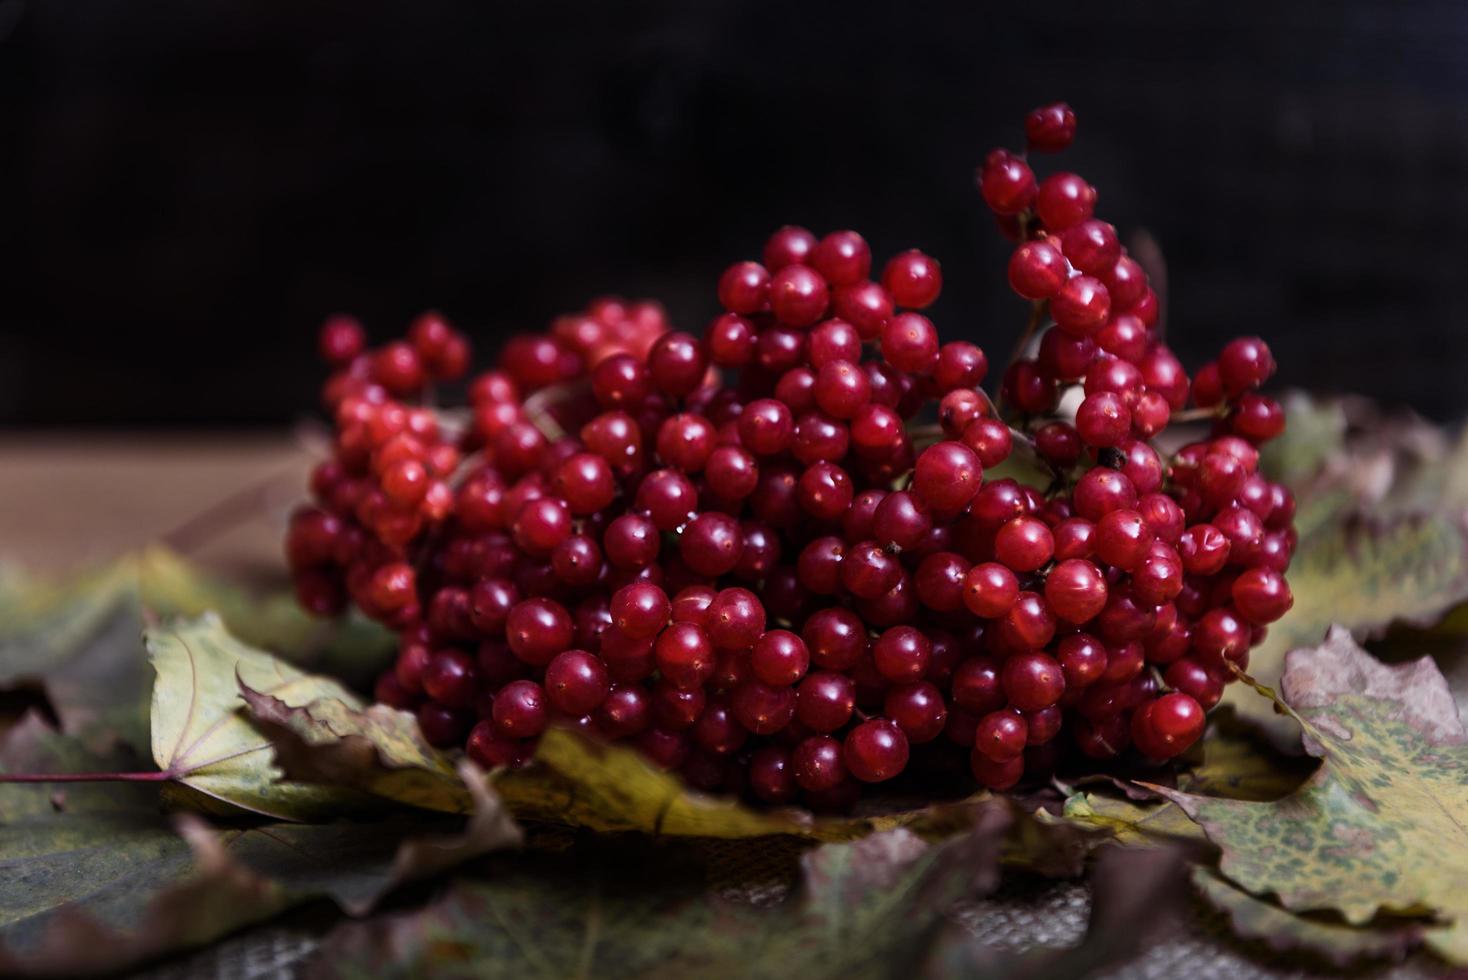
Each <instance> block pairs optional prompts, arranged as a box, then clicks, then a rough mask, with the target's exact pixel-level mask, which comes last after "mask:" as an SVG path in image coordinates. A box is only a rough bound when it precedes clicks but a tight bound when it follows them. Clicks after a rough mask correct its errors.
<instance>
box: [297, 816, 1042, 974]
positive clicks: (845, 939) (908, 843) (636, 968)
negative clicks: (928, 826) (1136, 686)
mask: <svg viewBox="0 0 1468 980" xmlns="http://www.w3.org/2000/svg"><path fill="white" fill-rule="evenodd" d="M1013 819H1014V817H1013V815H1012V813H1011V811H1010V810H1009V808H1008V807H1006V806H1005V805H1003V804H1001V803H999V802H998V801H994V802H993V803H992V804H991V805H989V806H987V807H984V808H982V809H981V811H980V812H979V814H978V822H977V823H976V824H975V825H974V827H973V829H972V830H970V831H969V832H968V833H965V834H962V835H960V836H958V837H955V838H952V839H950V840H948V841H946V842H944V843H942V844H937V845H928V844H925V843H924V842H923V841H922V839H921V838H919V837H918V836H916V835H915V834H913V833H911V832H910V831H907V830H900V829H899V830H890V831H885V832H880V833H876V834H873V835H871V836H868V837H866V838H864V839H862V840H859V841H855V842H852V843H845V844H829V845H826V846H823V847H820V848H817V849H815V850H813V851H811V852H810V853H808V854H807V855H806V856H805V857H804V859H803V860H802V862H801V869H802V885H801V888H800V890H799V892H798V894H796V895H795V896H793V897H790V898H788V899H786V901H785V902H783V903H781V904H779V905H777V906H774V907H764V908H751V907H749V906H748V905H738V904H734V903H732V902H730V901H728V900H725V899H721V898H718V897H716V896H714V895H711V894H710V893H709V891H708V889H707V888H706V886H705V884H704V878H703V875H702V874H701V873H700V871H699V869H698V867H697V864H696V862H695V861H694V860H693V859H691V858H690V856H689V855H688V853H687V852H686V851H685V850H684V849H682V848H678V847H673V846H671V845H670V844H668V843H666V842H664V843H661V844H658V843H653V842H649V841H648V840H647V839H645V838H619V839H617V841H616V842H614V843H611V844H608V843H607V842H606V841H605V840H600V841H597V840H596V839H591V840H590V841H589V842H583V844H582V845H581V846H580V847H578V848H576V849H575V850H573V851H572V852H570V853H567V854H560V855H548V854H528V855H524V856H517V857H512V858H509V859H499V860H496V861H495V862H494V864H493V866H491V867H490V868H489V869H488V871H487V876H486V878H485V879H484V880H482V881H473V882H470V881H461V882H458V883H457V884H455V886H454V887H453V889H452V890H451V891H450V892H449V893H448V894H447V895H446V896H445V897H444V898H443V899H441V900H440V901H438V902H436V903H434V904H433V905H431V906H429V907H428V908H426V909H423V910H420V911H417V912H413V913H409V914H406V915H402V916H395V917H391V918H388V919H386V920H383V921H378V922H372V923H365V924H362V925H354V926H347V927H344V928H342V929H339V930H338V931H337V932H336V933H335V934H334V935H333V936H332V937H331V939H330V940H329V941H328V942H327V944H326V945H325V947H324V948H323V950H322V951H321V953H320V954H319V955H318V957H317V960H316V961H315V964H314V975H315V976H317V977H352V976H365V975H367V974H369V973H370V974H371V975H373V976H377V977H411V976H424V975H433V976H436V977H438V976H441V977H479V976H485V975H497V976H526V975H539V976H597V977H607V978H616V977H667V978H682V977H692V976H697V977H711V978H718V977H781V978H785V977H793V976H798V977H811V978H817V977H837V976H843V977H849V976H875V975H892V974H894V973H898V972H900V973H903V974H905V975H912V974H917V973H920V972H921V970H922V965H923V964H924V962H926V961H927V960H928V959H929V957H930V955H931V951H932V950H934V949H935V948H937V943H936V939H937V937H938V935H939V934H940V933H941V932H942V931H943V930H944V929H945V928H947V925H948V920H947V914H948V912H949V911H950V910H951V909H952V908H953V905H954V903H955V902H957V901H958V900H960V899H962V898H965V897H968V896H973V895H981V894H985V893H987V892H989V891H991V890H992V889H993V888H994V887H995V885H996V884H997V883H998V880H999V872H998V864H999V859H1000V855H1001V853H1002V851H1003V849H1004V846H1005V840H1006V837H1007V835H1008V834H1009V833H1010V830H1011V826H1012V821H1013ZM993 975H995V976H999V975H1002V974H1001V973H997V972H996V973H995V974H993Z"/></svg>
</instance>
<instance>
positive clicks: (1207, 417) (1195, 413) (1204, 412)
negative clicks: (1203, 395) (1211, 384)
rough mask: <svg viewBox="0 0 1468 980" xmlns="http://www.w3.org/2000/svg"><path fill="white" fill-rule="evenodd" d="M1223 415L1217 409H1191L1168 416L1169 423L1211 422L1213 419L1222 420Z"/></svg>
mask: <svg viewBox="0 0 1468 980" xmlns="http://www.w3.org/2000/svg"><path fill="white" fill-rule="evenodd" d="M1222 417H1223V413H1222V412H1220V411H1219V410H1218V409H1216V408H1190V409H1188V410H1187V411H1185V412H1173V413H1172V414H1171V415H1170V416H1168V421H1169V422H1209V421H1212V420H1213V419H1217V418H1222Z"/></svg>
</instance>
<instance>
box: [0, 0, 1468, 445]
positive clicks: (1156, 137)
mask: <svg viewBox="0 0 1468 980" xmlns="http://www.w3.org/2000/svg"><path fill="white" fill-rule="evenodd" d="M1465 51H1468V6H1465V5H1464V4H1462V3H1461V2H1460V0H1439V2H1431V0H1418V2H1411V3H1384V2H1382V0H1339V2H1334V3H1304V2H1295V0H1288V2H1285V0H1238V2H1234V3H1231V4H1219V3H1214V2H1206V3H1205V2H1198V0H1174V2H1166V3H1163V2H1153V3H1143V2H1139V0H1110V2H1105V3H1098V2H1094V0H1091V2H1079V3H1072V2H1062V0H1048V2H1045V3H1029V4H1018V3H1008V4H1004V5H993V4H980V3H957V2H955V3H952V4H948V5H926V4H919V3H891V4H869V5H861V4H857V3H853V2H849V0H848V2H843V3H796V2H792V0H781V2H774V0H751V2H735V0H663V2H641V3H632V4H614V3H586V4H571V3H565V2H556V0H541V2H536V3H530V4H514V3H501V4H495V3H488V2H482V3H464V4H449V3H443V2H429V0H399V2H396V3H386V4H359V3H347V2H341V0H337V2H329V0H328V2H312V3H297V2H289V0H152V2H148V3H138V2H136V0H64V2H63V0H26V2H24V3H22V0H0V167H3V181H0V234H3V240H4V241H6V242H7V244H8V245H9V248H8V249H7V252H8V253H9V254H8V256H7V257H6V258H5V259H4V263H3V269H4V273H3V276H0V284H3V293H0V421H4V422H9V423H20V424H27V425H37V424H64V423H66V424H76V423H80V424H93V425H138V424H156V425H180V424H187V425H217V424H261V423H278V422H284V421H287V420H290V419H291V418H293V417H295V416H296V415H298V414H299V413H300V412H302V411H305V410H308V409H309V407H310V406H311V405H312V404H313V396H314V385H315V383H316V381H317V369H316V366H315V364H314V363H313V361H312V353H311V350H312V338H313V335H314V331H315V328H316V325H317V323H318V322H319V320H320V318H321V317H322V316H323V314H325V313H327V312H330V311H332V310H335V309H338V308H340V309H347V310H351V311H354V312H356V313H358V314H359V315H361V316H362V317H363V318H364V319H365V320H366V321H367V322H368V324H369V326H370V328H371V329H372V330H373V331H374V333H375V335H377V336H385V335H386V334H388V333H390V332H392V331H394V330H396V329H399V328H400V327H401V326H402V324H403V323H404V322H405V321H406V319H407V318H408V317H409V316H411V315H412V314H413V313H414V312H416V311H418V310H420V309H422V308H423V307H426V306H430V305H432V306H438V307H440V308H442V309H444V310H445V311H446V312H447V313H448V314H449V315H450V316H451V317H453V318H454V319H456V320H458V321H460V322H461V323H462V324H463V325H464V326H466V327H467V328H469V329H470V331H471V332H472V333H473V334H474V336H475V337H476V338H477V339H480V340H482V341H483V342H484V343H485V344H486V345H489V346H492V345H493V344H494V342H495V340H496V339H497V338H499V337H502V336H503V335H504V334H505V333H506V332H509V331H512V330H515V329H523V328H534V327H539V326H541V325H543V324H544V323H545V322H546V321H547V320H548V319H549V317H550V316H552V315H553V314H555V313H556V312H559V311H562V310H565V309H568V308H573V307H576V306H579V305H580V304H581V303H582V302H583V301H584V300H585V299H587V298H588V297H590V296H592V295H594V294H596V293H598V292H603V291H618V292H622V293H625V294H630V295H636V296H643V295H650V296H657V297H660V298H662V299H663V300H664V301H665V302H667V304H668V305H669V307H670V309H671V310H672V312H673V314H674V317H675V319H676V321H677V322H678V323H679V324H680V325H684V326H689V327H694V328H697V327H701V326H702V324H703V322H704V321H705V320H706V319H707V318H708V317H709V316H710V314H711V313H712V312H713V309H714V304H713V282H714V280H715V278H716V277H717V274H718V272H719V270H720V269H721V268H722V267H723V266H724V264H726V263H727V262H728V261H730V260H732V259H734V258H740V257H752V256H755V255H757V253H758V249H759V245H760V242H761V240H762V238H763V236H764V235H765V234H766V233H767V232H768V231H769V230H770V229H772V228H773V227H775V226H776V225H779V224H781V223H784V222H787V221H789V222H799V223H804V224H808V225H810V226H811V227H812V228H814V229H816V230H817V231H821V230H828V229H831V228H834V227H843V226H851V227H855V228H857V229H859V230H861V231H862V232H863V233H864V234H866V235H867V236H868V238H869V239H870V240H871V241H872V242H873V244H874V246H875V247H876V248H877V250H878V252H879V254H882V253H888V252H890V251H893V250H895V249H898V248H903V247H908V246H913V245H918V246H921V247H923V248H924V249H926V250H928V251H930V252H932V253H933V254H935V255H937V256H938V257H939V258H940V259H941V260H942V261H943V263H944V269H945V273H946V279H947V286H946V289H945V294H944V297H943V298H942V299H941V300H940V302H939V304H938V305H937V307H936V308H935V318H936V319H937V320H938V322H939V325H940V327H941V328H942V329H943V331H944V333H945V335H948V336H967V337H970V338H972V339H975V340H977V341H978V342H980V343H982V344H985V345H986V346H987V347H988V348H989V349H990V351H991V356H992V355H994V354H996V353H999V354H1002V353H1003V352H1005V351H1007V350H1008V348H1009V346H1010V339H1011V337H1012V335H1013V331H1014V330H1015V329H1017V327H1018V325H1019V322H1020V319H1021V317H1022V312H1021V310H1020V308H1019V306H1018V301H1016V300H1014V299H1013V298H1012V297H1010V296H1008V295H1007V293H1006V290H1005V289H1004V287H1003V273H1002V270H1003V262H1004V258H1005V255H1006V254H1007V249H1006V247H1005V246H1004V244H1003V243H1002V242H1001V240H1000V239H999V237H998V235H997V234H996V233H995V232H994V230H993V228H992V226H991V223H990V220H989V218H988V217H987V215H986V214H985V212H984V209H983V207H982V205H981V203H980V201H979V200H978V196H977V194H976V192H975V190H974V188H973V183H972V169H973V167H974V165H975V164H976V163H977V162H978V160H979V159H980V157H981V156H982V154H983V152H984V151H985V150H986V149H987V148H988V147H989V146H991V145H993V144H994V143H996V142H998V141H1010V142H1013V141H1015V140H1016V139H1017V134H1018V131H1019V121H1020V119H1021V118H1022V115H1023V113H1024V112H1025V110H1027V109H1028V108H1030V107H1031V105H1033V104H1035V103H1037V102H1039V101H1044V100H1050V99H1054V98H1065V99H1068V100H1069V101H1070V102H1071V103H1072V104H1073V105H1074V106H1075V107H1076V109H1077V111H1078V114H1079V116H1080V120H1081V131H1080V140H1079V143H1078V146H1077V148H1076V150H1074V151H1072V153H1071V154H1070V155H1069V156H1068V157H1066V158H1065V161H1066V165H1067V166H1070V167H1074V168H1075V169H1078V170H1080V171H1081V172H1083V173H1085V174H1086V175H1087V176H1089V177H1091V178H1092V179H1093V181H1094V182H1096V183H1097V184H1098V185H1099V187H1100V189H1101V207H1100V214H1101V215H1102V216H1103V217H1105V218H1107V219H1109V220H1111V221H1113V222H1114V223H1116V224H1117V225H1118V226H1119V227H1120V228H1121V229H1122V231H1123V233H1127V232H1131V231H1135V230H1136V229H1139V228H1145V229H1148V230H1149V231H1150V232H1151V233H1152V234H1153V235H1154V236H1155V238H1156V240H1157V241H1158V242H1159V243H1160V244H1161V247H1162V249H1163V251H1164V253H1165V255H1166V258H1167V264H1168V269H1169V283H1170V302H1169V334H1170V337H1171V339H1172V340H1173V342H1174V344H1175V345H1176V346H1177V347H1178V348H1179V350H1180V352H1181V353H1182V354H1183V356H1184V358H1185V359H1186V360H1188V361H1189V363H1190V364H1196V363H1197V362H1198V361H1199V360H1200V359H1201V358H1203V357H1206V356H1207V355H1208V354H1210V353H1211V352H1212V351H1213V350H1214V349H1216V347H1217V346H1218V345H1219V344H1220V343H1221V342H1222V341H1223V340H1225V339H1226V338H1227V337H1229V336H1232V335H1234V334H1236V333H1238V332H1241V331H1242V332H1258V333H1261V334H1263V335H1265V336H1267V337H1268V338H1269V339H1270V340H1271V342H1272V343H1273V344H1274V346H1275V349H1276V352H1277V354H1278V356H1279V359H1280V361H1281V363H1282V365H1283V369H1282V380H1283V381H1284V382H1286V383H1293V384H1300V385H1306V386H1313V387H1319V388H1332V389H1353V390H1358V391H1364V392H1367V393H1371V394H1375V395H1377V396H1380V397H1382V398H1385V399H1388V400H1390V401H1394V402H1405V403H1409V404H1412V405H1415V406H1416V407H1418V408H1419V409H1421V410H1423V411H1426V412H1429V413H1431V414H1434V415H1438V416H1443V417H1451V416H1456V415H1459V414H1461V411H1462V409H1463V408H1465V407H1468V394H1465V392H1464V386H1463V384H1462V382H1461V380H1460V376H1461V375H1462V373H1463V368H1464V362H1465V359H1468V339H1465V335H1464V327H1465V323H1464V302H1463V300H1462V297H1463V294H1464V290H1465V286H1468V277H1465V272H1464V267H1465V262H1464V260H1465V258H1468V244H1465V243H1468V180H1465V176H1468V166H1465V164H1468V57H1465V56H1464V52H1465Z"/></svg>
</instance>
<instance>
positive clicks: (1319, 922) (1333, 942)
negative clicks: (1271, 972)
mask: <svg viewBox="0 0 1468 980" xmlns="http://www.w3.org/2000/svg"><path fill="white" fill-rule="evenodd" d="M1192 876H1193V886H1194V887H1195V888H1196V889H1197V890H1198V893H1199V894H1200V895H1201V896H1202V897H1203V899H1204V901H1206V902H1207V903H1208V904H1209V905H1211V906H1213V907H1214V908H1216V909H1218V911H1220V912H1222V913H1223V914H1224V915H1225V916H1227V917H1228V921H1229V926H1230V928H1231V929H1232V930H1233V931H1234V933H1235V934H1236V935H1238V936H1241V937H1242V938H1244V939H1257V940H1259V941H1260V942H1263V943H1265V944H1266V945H1268V946H1269V947H1270V948H1271V949H1274V950H1278V951H1280V952H1286V951H1291V950H1303V951H1305V952H1309V953H1314V954H1315V955H1317V956H1321V957H1324V958H1325V959H1327V960H1329V961H1330V962H1332V963H1334V964H1336V965H1337V966H1346V965H1348V964H1351V963H1353V962H1355V961H1357V960H1361V959H1368V958H1371V959H1382V958H1390V959H1400V958H1402V957H1403V956H1405V955H1406V954H1407V952H1408V951H1410V950H1411V949H1413V948H1414V947H1416V946H1418V945H1419V944H1421V942H1422V928H1423V927H1422V923H1420V922H1413V921H1410V920H1405V921H1404V920H1395V921H1387V922H1383V923H1381V924H1380V925H1377V926H1371V927H1360V926H1352V925H1348V924H1346V923H1345V922H1342V921H1341V920H1340V919H1339V918H1329V917H1326V916H1322V915H1313V916H1312V915H1297V914H1296V913H1294V912H1290V911H1288V910H1287V909H1283V908H1280V907H1279V906H1278V905H1276V904H1274V903H1273V902H1271V901H1268V900H1266V899H1263V898H1260V897H1259V896H1257V895H1251V894H1249V893H1248V892H1246V891H1244V890H1243V889H1242V888H1239V887H1238V886H1237V885H1235V884H1234V883H1233V882H1231V881H1229V880H1228V879H1226V878H1223V877H1222V876H1220V875H1219V874H1218V873H1217V872H1215V871H1214V870H1213V869H1211V868H1206V867H1201V866H1200V867H1194V868H1193V873H1192Z"/></svg>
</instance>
